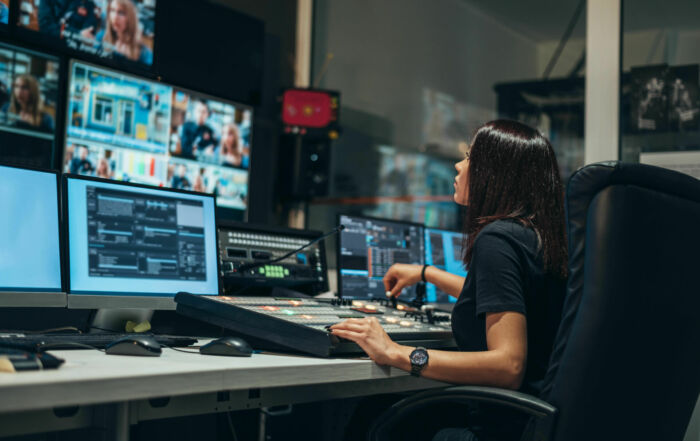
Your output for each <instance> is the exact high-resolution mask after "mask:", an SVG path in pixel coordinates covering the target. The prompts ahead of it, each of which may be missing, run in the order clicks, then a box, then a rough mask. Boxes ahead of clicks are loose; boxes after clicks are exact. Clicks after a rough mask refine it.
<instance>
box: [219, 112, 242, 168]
mask: <svg viewBox="0 0 700 441" xmlns="http://www.w3.org/2000/svg"><path fill="white" fill-rule="evenodd" d="M219 154H220V155H221V156H220V158H221V163H222V164H223V165H230V166H234V167H244V168H246V167H248V162H247V161H248V157H247V156H246V155H245V154H244V153H243V145H242V143H241V136H240V133H239V131H238V127H236V125H235V124H232V123H229V124H226V125H225V126H224V128H223V130H222V134H221V146H220V148H219Z"/></svg>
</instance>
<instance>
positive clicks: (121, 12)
mask: <svg viewBox="0 0 700 441" xmlns="http://www.w3.org/2000/svg"><path fill="white" fill-rule="evenodd" d="M109 22H110V23H112V29H114V32H117V33H122V32H124V31H125V30H126V25H127V18H126V8H124V6H122V5H120V4H119V3H117V2H112V4H111V5H110V6H109Z"/></svg>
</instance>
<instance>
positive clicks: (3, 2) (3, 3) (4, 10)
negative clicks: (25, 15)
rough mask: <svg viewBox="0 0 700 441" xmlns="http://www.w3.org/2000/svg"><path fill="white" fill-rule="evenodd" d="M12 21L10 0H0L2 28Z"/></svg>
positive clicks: (0, 22) (0, 27)
mask: <svg viewBox="0 0 700 441" xmlns="http://www.w3.org/2000/svg"><path fill="white" fill-rule="evenodd" d="M9 22H10V0H0V29H2V28H3V27H5V26H7V24H8V23H9Z"/></svg>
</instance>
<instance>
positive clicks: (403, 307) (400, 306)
mask: <svg viewBox="0 0 700 441" xmlns="http://www.w3.org/2000/svg"><path fill="white" fill-rule="evenodd" d="M396 309H398V310H399V311H403V310H404V309H406V307H405V306H404V305H396Z"/></svg>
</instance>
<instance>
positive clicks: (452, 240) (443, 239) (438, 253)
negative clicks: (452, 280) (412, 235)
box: [425, 228, 467, 303]
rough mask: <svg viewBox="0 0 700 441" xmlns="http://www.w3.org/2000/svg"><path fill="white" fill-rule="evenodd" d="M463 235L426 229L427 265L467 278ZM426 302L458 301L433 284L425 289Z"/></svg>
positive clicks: (427, 285)
mask: <svg viewBox="0 0 700 441" xmlns="http://www.w3.org/2000/svg"><path fill="white" fill-rule="evenodd" d="M463 237H464V236H463V235H462V233H460V232H457V231H445V230H437V229H434V228H426V229H425V263H427V264H428V265H433V266H435V267H436V268H439V269H441V270H443V271H447V272H448V273H452V274H456V275H458V276H461V277H465V278H466V277H467V270H465V269H464V262H463V261H462V238H463ZM425 296H426V301H428V302H430V303H455V302H457V299H456V298H455V297H452V296H451V295H449V294H447V293H446V292H444V291H442V290H440V289H438V288H437V287H436V286H435V285H433V284H432V283H428V284H426V287H425Z"/></svg>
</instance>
